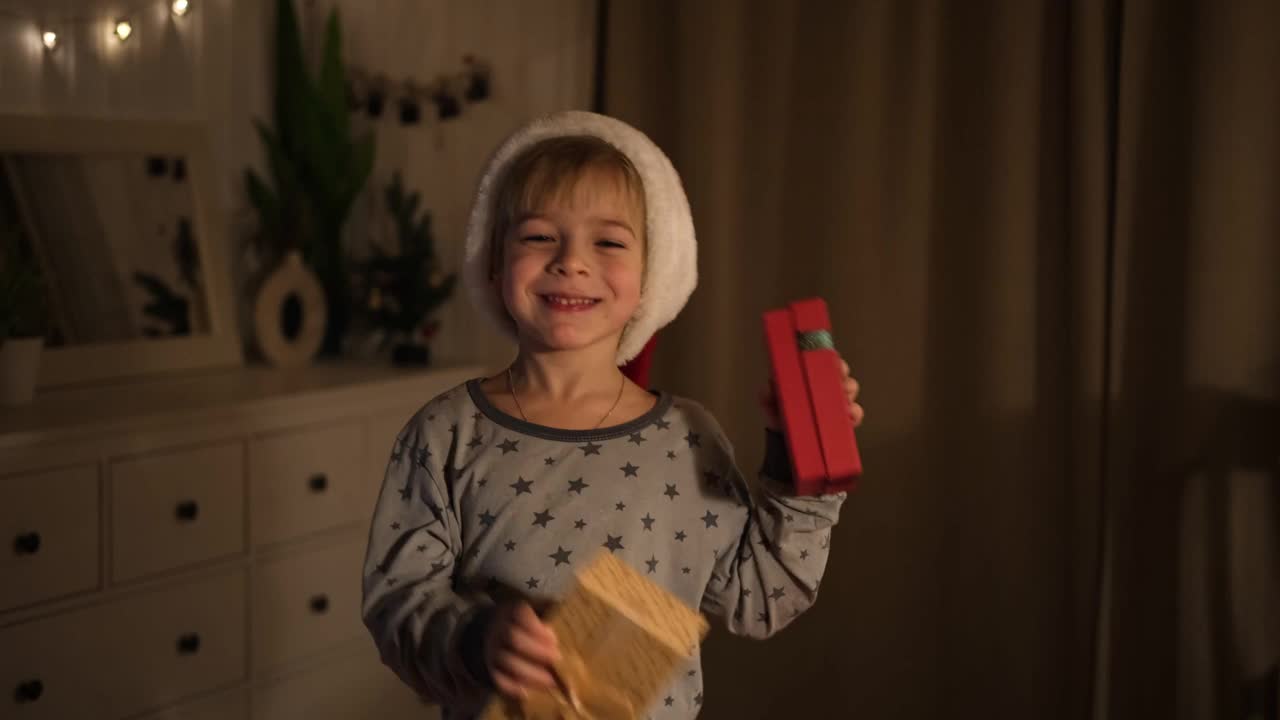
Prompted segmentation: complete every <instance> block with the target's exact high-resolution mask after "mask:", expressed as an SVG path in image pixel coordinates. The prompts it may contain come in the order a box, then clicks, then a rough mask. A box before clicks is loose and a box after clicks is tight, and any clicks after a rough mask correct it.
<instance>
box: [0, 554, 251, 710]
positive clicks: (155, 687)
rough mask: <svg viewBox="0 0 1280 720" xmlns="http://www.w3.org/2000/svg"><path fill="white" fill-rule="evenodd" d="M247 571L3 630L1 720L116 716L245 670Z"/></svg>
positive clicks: (226, 682) (224, 682) (228, 681)
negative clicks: (10, 719) (9, 719)
mask: <svg viewBox="0 0 1280 720" xmlns="http://www.w3.org/2000/svg"><path fill="white" fill-rule="evenodd" d="M245 595H246V586H245V575H244V571H243V570H240V571H237V572H235V573H222V574H220V575H214V576H210V577H208V578H203V579H201V580H197V581H192V582H188V583H184V584H182V585H179V586H174V587H170V588H164V589H160V590H156V591H152V592H149V593H146V594H141V595H135V596H131V597H127V598H122V599H120V600H116V601H113V602H110V603H107V604H104V605H99V606H95V607H91V608H86V609H83V610H76V611H73V612H70V613H66V614H63V615H57V616H54V617H50V618H45V619H42V620H37V621H33V622H29V623H25V624H22V625H16V626H13V627H10V628H6V629H4V630H0V648H4V652H3V653H0V692H3V693H4V697H3V698H2V700H3V702H0V718H5V719H7V718H21V719H22V720H35V719H37V718H40V719H43V718H49V719H50V720H52V719H53V718H57V720H77V719H79V718H93V719H94V720H115V719H116V718H122V717H125V716H129V715H133V714H136V713H139V712H142V711H145V710H150V709H155V708H161V707H163V706H165V705H169V704H172V703H174V702H176V701H179V700H181V699H183V698H186V697H189V696H192V695H195V694H197V693H200V692H205V691H210V690H215V689H218V688H224V687H228V686H230V685H232V684H233V683H235V682H237V681H241V680H243V678H244V675H245V672H244V671H245V667H244V657H245V620H246V618H245Z"/></svg>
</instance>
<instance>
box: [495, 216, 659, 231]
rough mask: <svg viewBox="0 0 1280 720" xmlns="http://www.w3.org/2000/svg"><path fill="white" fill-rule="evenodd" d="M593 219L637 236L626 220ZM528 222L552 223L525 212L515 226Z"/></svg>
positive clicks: (518, 218) (518, 217)
mask: <svg viewBox="0 0 1280 720" xmlns="http://www.w3.org/2000/svg"><path fill="white" fill-rule="evenodd" d="M593 219H594V220H596V221H597V222H599V223H600V224H601V225H613V226H616V227H620V228H622V229H623V230H626V231H627V232H629V233H631V234H632V235H635V234H636V231H635V229H634V228H632V227H631V225H630V224H628V223H627V221H626V220H618V219H616V218H608V217H602V218H593ZM526 220H546V221H548V222H550V221H551V218H549V217H547V216H546V215H543V214H542V213H537V212H523V213H520V215H518V216H517V217H516V221H515V224H516V225H519V224H520V223H522V222H524V221H526Z"/></svg>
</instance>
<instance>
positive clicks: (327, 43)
mask: <svg viewBox="0 0 1280 720" xmlns="http://www.w3.org/2000/svg"><path fill="white" fill-rule="evenodd" d="M276 8H277V15H276V48H275V50H276V64H275V65H276V67H275V70H276V77H275V103H274V112H275V127H274V128H269V127H267V126H266V125H264V124H263V123H262V122H256V123H255V125H256V126H257V129H258V135H259V137H260V138H261V140H262V144H263V148H264V149H265V151H266V155H267V165H268V169H269V174H270V180H269V181H268V179H266V178H263V177H262V176H260V175H258V173H256V172H254V171H253V170H252V169H246V170H245V187H246V190H247V192H248V195H249V200H250V202H251V203H252V204H253V206H254V208H255V209H256V210H257V212H258V216H259V221H260V228H259V237H258V240H259V244H260V249H263V250H265V251H266V252H264V253H263V254H264V255H266V256H268V257H270V258H272V259H273V260H274V259H278V258H279V257H280V256H281V255H283V254H284V252H286V251H288V250H292V249H298V250H300V251H301V253H302V256H303V259H304V260H306V262H307V264H308V265H309V266H310V267H311V269H312V270H314V271H315V273H316V275H317V276H318V277H319V278H320V282H321V284H322V285H324V288H325V295H326V299H327V301H328V306H329V318H328V321H329V322H328V323H327V328H326V333H325V343H324V351H325V352H326V353H327V354H337V353H338V352H340V350H341V343H342V337H343V335H344V334H345V332H346V327H347V324H348V319H349V316H350V310H351V290H350V279H349V276H348V272H349V270H348V266H349V262H348V258H347V255H346V251H345V248H344V247H343V243H342V233H343V227H344V226H345V224H346V221H347V218H348V217H349V215H350V213H351V208H352V206H353V205H354V204H355V201H356V198H357V197H358V196H359V194H360V192H361V190H362V189H363V188H364V186H365V183H366V182H367V181H368V179H369V174H370V173H371V172H372V171H373V160H374V140H373V135H372V133H366V134H364V135H362V136H360V137H355V136H354V135H353V133H352V129H351V123H350V118H349V116H348V113H347V86H346V71H345V69H344V66H343V60H342V25H341V22H340V20H339V17H338V13H337V10H336V9H335V10H332V11H330V13H329V16H328V21H327V22H326V25H325V33H324V45H323V49H322V52H321V63H320V70H319V74H318V76H317V77H316V78H315V80H313V79H312V77H311V74H310V73H309V72H308V70H307V64H306V58H305V55H304V53H303V49H302V36H301V33H300V32H299V29H298V18H297V14H296V12H295V10H294V7H293V1H292V0H277V3H276Z"/></svg>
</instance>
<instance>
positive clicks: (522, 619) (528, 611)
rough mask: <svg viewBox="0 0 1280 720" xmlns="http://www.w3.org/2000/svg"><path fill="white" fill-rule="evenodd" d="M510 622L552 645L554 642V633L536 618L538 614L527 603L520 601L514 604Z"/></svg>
mask: <svg viewBox="0 0 1280 720" xmlns="http://www.w3.org/2000/svg"><path fill="white" fill-rule="evenodd" d="M511 620H512V624H513V625H514V626H516V627H518V628H520V629H521V630H524V631H525V632H527V633H529V634H530V635H533V636H534V637H538V638H544V639H545V640H547V641H548V642H550V643H552V644H553V645H554V644H556V634H555V633H554V632H552V630H551V628H549V627H547V624H546V623H544V622H542V620H540V619H539V618H538V614H537V613H535V612H534V611H533V608H531V607H529V606H528V605H527V604H524V603H521V604H520V605H517V606H516V609H515V612H514V613H513V614H512V616H511Z"/></svg>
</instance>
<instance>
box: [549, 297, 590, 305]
mask: <svg viewBox="0 0 1280 720" xmlns="http://www.w3.org/2000/svg"><path fill="white" fill-rule="evenodd" d="M547 299H548V300H550V301H551V302H553V303H555V304H557V305H590V304H592V303H594V302H595V300H591V299H588V298H564V297H558V296H555V295H548V296H547Z"/></svg>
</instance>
